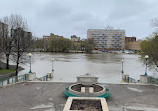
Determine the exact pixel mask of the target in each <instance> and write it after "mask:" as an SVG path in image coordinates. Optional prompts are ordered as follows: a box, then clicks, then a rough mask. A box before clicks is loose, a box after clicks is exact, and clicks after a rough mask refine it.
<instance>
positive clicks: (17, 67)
mask: <svg viewBox="0 0 158 111" xmlns="http://www.w3.org/2000/svg"><path fill="white" fill-rule="evenodd" d="M18 72H19V57H18V58H17V62H16V72H15V74H16V76H17V75H18Z"/></svg>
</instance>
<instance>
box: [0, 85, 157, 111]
mask: <svg viewBox="0 0 158 111" xmlns="http://www.w3.org/2000/svg"><path fill="white" fill-rule="evenodd" d="M72 84H73V83H61V82H24V83H19V84H15V85H11V86H7V87H3V88H0V98H1V102H0V103H1V104H0V110H2V111H5V110H7V111H10V110H11V111H21V110H23V111H28V110H31V111H46V110H47V111H63V108H64V106H65V103H66V100H67V98H65V97H64V95H63V91H64V90H65V88H66V87H68V86H70V85H72ZM101 85H102V86H106V87H107V88H108V89H109V92H110V94H111V96H110V98H109V99H108V100H107V104H108V107H109V110H110V111H138V110H141V111H157V110H158V96H157V92H158V86H154V85H139V84H105V83H102V84H101ZM151 92H152V93H151ZM14 106H16V107H14Z"/></svg>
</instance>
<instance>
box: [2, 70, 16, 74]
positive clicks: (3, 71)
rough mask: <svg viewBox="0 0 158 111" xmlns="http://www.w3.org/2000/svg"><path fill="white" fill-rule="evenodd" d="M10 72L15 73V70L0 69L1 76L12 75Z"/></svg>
mask: <svg viewBox="0 0 158 111" xmlns="http://www.w3.org/2000/svg"><path fill="white" fill-rule="evenodd" d="M12 72H15V69H0V75H1V74H7V73H12Z"/></svg>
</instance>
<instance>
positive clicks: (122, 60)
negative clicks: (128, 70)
mask: <svg viewBox="0 0 158 111" xmlns="http://www.w3.org/2000/svg"><path fill="white" fill-rule="evenodd" d="M123 62H124V60H122V71H121V72H122V75H123V73H124V72H123Z"/></svg>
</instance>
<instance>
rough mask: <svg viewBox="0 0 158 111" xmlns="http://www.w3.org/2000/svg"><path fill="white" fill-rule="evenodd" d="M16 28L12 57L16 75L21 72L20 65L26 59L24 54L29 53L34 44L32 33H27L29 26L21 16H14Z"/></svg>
mask: <svg viewBox="0 0 158 111" xmlns="http://www.w3.org/2000/svg"><path fill="white" fill-rule="evenodd" d="M12 17H13V19H14V23H15V26H16V28H14V29H12V36H13V38H14V39H13V48H12V57H13V60H14V61H15V62H16V75H17V74H18V71H19V64H20V62H21V60H22V59H24V53H25V52H27V51H28V49H29V47H30V44H31V42H32V33H31V32H27V31H28V26H27V22H26V20H25V19H23V18H22V16H20V15H12Z"/></svg>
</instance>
